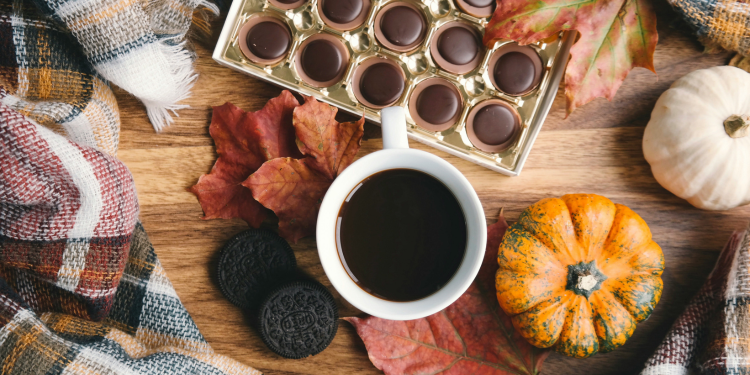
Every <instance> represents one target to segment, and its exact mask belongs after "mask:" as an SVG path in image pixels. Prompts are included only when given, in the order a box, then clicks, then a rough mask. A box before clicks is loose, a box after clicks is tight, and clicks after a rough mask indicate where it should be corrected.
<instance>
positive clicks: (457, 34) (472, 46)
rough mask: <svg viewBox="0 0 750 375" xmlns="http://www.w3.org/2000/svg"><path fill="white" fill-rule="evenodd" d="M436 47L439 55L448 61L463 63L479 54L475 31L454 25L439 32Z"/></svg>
mask: <svg viewBox="0 0 750 375" xmlns="http://www.w3.org/2000/svg"><path fill="white" fill-rule="evenodd" d="M437 48H438V52H439V53H440V56H442V57H443V58H444V59H445V60H446V61H448V62H449V63H451V64H455V65H465V64H468V63H470V62H471V60H474V58H475V57H477V54H479V40H478V39H477V35H476V34H475V33H473V32H471V31H469V30H467V29H465V28H463V27H459V26H454V27H451V28H450V29H448V30H445V31H443V33H442V34H440V37H439V38H438V42H437Z"/></svg>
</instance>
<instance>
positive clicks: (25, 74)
mask: <svg viewBox="0 0 750 375" xmlns="http://www.w3.org/2000/svg"><path fill="white" fill-rule="evenodd" d="M209 13H213V14H218V8H217V7H216V6H215V5H214V4H213V3H211V2H210V1H208V0H149V1H142V0H5V1H3V2H2V4H1V5H0V84H3V85H4V86H6V90H7V91H8V92H9V93H10V94H11V95H12V96H10V97H9V99H7V100H17V101H18V103H16V102H9V103H6V104H8V105H11V106H13V107H14V108H16V109H18V110H19V111H22V113H28V114H29V115H30V116H31V115H32V114H34V113H36V112H39V115H38V116H39V117H42V121H39V122H40V123H43V124H45V125H47V126H50V127H52V128H55V126H56V125H55V124H59V125H58V126H62V127H63V128H64V129H63V130H66V131H67V132H66V134H67V135H68V136H70V137H71V138H73V136H74V135H78V134H77V132H76V131H71V130H70V128H76V129H79V128H82V129H83V130H79V131H78V132H80V131H89V132H90V133H93V134H90V135H89V136H88V139H89V140H96V136H97V135H101V133H103V132H109V134H117V132H118V130H117V129H118V128H119V117H118V113H117V105H116V104H115V101H114V97H113V96H112V92H111V91H110V90H109V88H108V86H107V81H109V82H112V83H114V84H116V85H117V86H119V87H120V88H122V89H124V90H126V91H128V92H130V93H131V94H133V95H134V96H136V97H137V98H139V99H140V100H141V101H142V102H143V104H144V106H145V107H146V111H147V113H148V116H149V119H150V120H151V123H152V124H153V126H154V128H155V129H156V130H161V129H162V128H163V127H165V126H168V125H169V124H170V123H172V121H173V119H172V114H175V113H176V110H178V109H181V108H185V107H187V106H186V105H183V104H180V102H181V101H183V100H184V99H186V98H187V97H189V96H190V90H191V88H192V86H193V83H194V82H195V79H196V78H197V75H196V74H195V70H194V69H193V61H194V57H195V56H194V54H193V53H191V52H190V51H188V50H187V49H186V48H185V40H186V39H185V37H186V34H187V32H188V30H189V28H190V26H191V25H192V24H193V21H196V23H197V26H198V27H199V28H203V29H207V23H206V21H205V17H204V16H205V15H206V14H209ZM16 97H17V98H16ZM40 101H41V102H40ZM87 107H90V110H89V111H88V112H89V113H86V114H85V115H84V116H79V113H80V112H86V108H87ZM35 109H36V111H34V110H35ZM32 117H33V118H34V119H35V120H40V119H39V118H38V117H37V116H32ZM75 117H77V118H78V120H77V121H78V122H75V121H73V120H74V118H75ZM105 117H106V120H107V121H96V120H102V119H104V118H105ZM95 118H98V119H95ZM44 120H46V121H44ZM86 120H88V125H92V124H93V125H99V126H101V127H100V128H95V129H89V128H91V126H86V125H87V124H81V123H80V122H83V121H86ZM109 134H107V135H109ZM81 138H83V136H78V138H75V141H76V142H81ZM100 138H107V137H106V136H104V137H100ZM115 139H116V137H115ZM86 144H91V142H88V143H86ZM99 146H100V149H102V150H104V151H105V152H111V151H112V150H113V149H116V146H114V147H111V145H107V146H108V147H109V148H104V147H101V146H102V145H99Z"/></svg>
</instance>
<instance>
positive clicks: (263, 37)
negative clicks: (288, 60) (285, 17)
mask: <svg viewBox="0 0 750 375" xmlns="http://www.w3.org/2000/svg"><path fill="white" fill-rule="evenodd" d="M238 44H239V47H240V50H241V51H242V54H243V55H245V57H247V58H248V59H250V61H252V62H254V63H257V64H264V65H273V64H276V63H278V62H279V61H281V60H282V59H283V58H284V57H285V56H286V54H287V53H288V52H289V48H290V46H291V44H292V33H291V31H290V30H289V27H288V26H287V25H286V24H285V23H284V22H283V21H281V20H279V19H278V18H276V17H271V16H260V17H251V18H250V19H249V20H248V21H247V22H245V24H244V25H242V28H241V29H240V35H239V43H238Z"/></svg>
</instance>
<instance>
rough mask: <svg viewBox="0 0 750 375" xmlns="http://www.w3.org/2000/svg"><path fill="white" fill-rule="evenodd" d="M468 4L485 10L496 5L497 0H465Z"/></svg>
mask: <svg viewBox="0 0 750 375" xmlns="http://www.w3.org/2000/svg"><path fill="white" fill-rule="evenodd" d="M464 1H466V4H469V5H471V6H473V7H477V8H485V7H488V6H492V5H495V0H464Z"/></svg>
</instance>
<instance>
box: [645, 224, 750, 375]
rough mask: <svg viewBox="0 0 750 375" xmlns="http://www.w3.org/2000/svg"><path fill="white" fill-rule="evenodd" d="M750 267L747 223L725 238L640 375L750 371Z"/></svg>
mask: <svg viewBox="0 0 750 375" xmlns="http://www.w3.org/2000/svg"><path fill="white" fill-rule="evenodd" d="M749 266H750V228H749V229H747V230H746V231H744V232H741V233H735V234H733V235H732V237H731V238H730V239H729V242H728V243H727V245H726V246H725V247H724V250H722V252H721V255H719V260H718V261H717V263H716V266H715V267H714V270H713V271H712V272H711V275H709V277H708V280H706V283H705V284H704V285H703V287H702V288H701V289H700V291H698V294H697V295H696V296H695V297H693V299H692V301H691V302H690V303H689V304H688V306H687V307H686V308H685V311H684V312H683V313H682V315H681V316H680V317H679V318H678V319H677V321H676V322H675V323H674V326H672V328H671V329H670V331H669V333H668V334H667V336H666V337H665V338H664V341H662V343H661V345H659V347H658V348H657V350H656V352H655V353H654V354H653V355H652V356H651V358H650V359H649V360H648V362H646V367H645V368H644V369H643V371H642V372H641V375H687V374H722V375H724V374H726V375H735V374H737V375H739V374H749V373H750V345H749V343H748V337H750V304H748V302H750V270H749V269H748V267H749Z"/></svg>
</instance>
